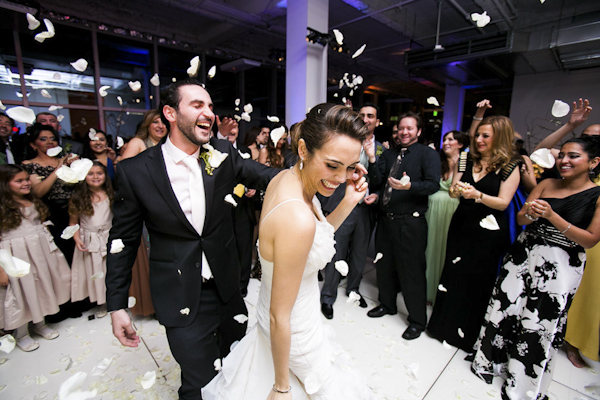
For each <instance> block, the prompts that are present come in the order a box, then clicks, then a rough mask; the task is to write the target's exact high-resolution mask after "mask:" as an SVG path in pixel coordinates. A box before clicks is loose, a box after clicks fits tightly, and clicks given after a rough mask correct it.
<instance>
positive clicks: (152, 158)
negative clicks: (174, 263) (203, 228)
mask: <svg viewBox="0 0 600 400" xmlns="http://www.w3.org/2000/svg"><path fill="white" fill-rule="evenodd" d="M148 151H149V152H150V153H149V154H148V160H147V161H146V168H147V169H148V173H149V174H150V177H151V179H152V181H153V182H154V185H155V186H156V191H157V192H158V193H159V194H160V195H161V196H162V198H163V199H164V200H165V203H167V204H168V206H169V208H171V211H173V214H175V216H177V218H178V219H179V221H181V223H182V224H184V225H185V226H187V227H188V228H189V229H190V230H191V231H193V232H194V233H197V232H196V230H195V229H194V227H193V226H192V224H191V223H190V221H188V219H187V218H186V217H185V214H184V213H183V210H182V209H181V206H180V205H179V201H178V200H177V197H176V196H175V192H173V187H172V186H171V182H170V181H169V175H167V167H166V165H165V159H164V158H163V154H162V149H161V145H160V144H158V145H156V146H154V147H153V148H151V149H150V150H148Z"/></svg>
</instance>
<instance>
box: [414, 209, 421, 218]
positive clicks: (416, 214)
mask: <svg viewBox="0 0 600 400" xmlns="http://www.w3.org/2000/svg"><path fill="white" fill-rule="evenodd" d="M420 215H421V214H419V212H418V211H415V212H414V213H413V217H415V218H419V216H420Z"/></svg>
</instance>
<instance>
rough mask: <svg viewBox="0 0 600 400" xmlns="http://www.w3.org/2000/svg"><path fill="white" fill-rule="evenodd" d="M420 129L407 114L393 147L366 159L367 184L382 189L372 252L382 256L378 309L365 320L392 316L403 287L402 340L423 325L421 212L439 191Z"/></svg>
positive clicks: (434, 158) (433, 158)
mask: <svg viewBox="0 0 600 400" xmlns="http://www.w3.org/2000/svg"><path fill="white" fill-rule="evenodd" d="M421 128H422V121H421V117H420V116H419V115H418V114H415V113H412V112H408V113H405V114H403V115H401V116H400V117H399V118H398V132H397V134H396V135H395V136H394V141H395V142H396V146H395V147H394V148H393V149H390V150H388V151H386V152H385V153H383V154H382V155H381V157H379V159H378V160H377V161H376V163H374V162H375V157H373V154H372V150H371V154H369V158H370V160H369V177H370V178H371V184H372V186H374V187H380V188H381V191H380V196H379V207H380V218H379V220H378V225H377V232H376V234H375V248H376V249H377V251H378V252H381V254H382V255H383V257H382V258H381V260H379V262H378V263H377V266H376V271H377V287H378V288H379V301H380V302H381V304H380V305H379V306H377V307H375V308H373V309H372V310H370V311H369V312H368V313H367V315H368V316H369V317H371V318H377V317H381V316H383V315H385V314H396V312H397V307H396V297H397V293H398V291H399V289H400V288H402V294H403V296H404V302H405V303H406V308H407V309H408V322H409V326H408V328H407V329H406V330H405V331H404V333H403V334H402V337H403V338H404V339H406V340H412V339H416V338H418V337H419V336H420V335H421V332H423V330H424V329H425V326H426V325H427V314H426V304H427V285H426V279H425V268H426V263H425V248H426V247H427V221H426V220H425V212H426V211H427V206H428V200H429V195H430V194H433V193H435V192H437V191H438V190H439V187H440V184H439V182H440V171H441V166H440V157H439V156H438V154H437V152H435V151H434V150H433V149H431V148H429V147H428V146H425V145H423V144H421V143H418V140H419V136H420V135H421ZM404 176H406V178H404V181H402V180H401V179H402V178H403V177H404Z"/></svg>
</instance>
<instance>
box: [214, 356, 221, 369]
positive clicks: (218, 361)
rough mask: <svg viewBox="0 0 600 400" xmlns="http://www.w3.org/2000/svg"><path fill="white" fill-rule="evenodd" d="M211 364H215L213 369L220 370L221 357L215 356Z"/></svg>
mask: <svg viewBox="0 0 600 400" xmlns="http://www.w3.org/2000/svg"><path fill="white" fill-rule="evenodd" d="M213 365H214V366H215V371H220V370H221V367H222V365H221V359H220V358H217V359H216V360H215V362H214V363H213Z"/></svg>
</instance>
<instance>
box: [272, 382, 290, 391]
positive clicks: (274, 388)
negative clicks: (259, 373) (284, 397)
mask: <svg viewBox="0 0 600 400" xmlns="http://www.w3.org/2000/svg"><path fill="white" fill-rule="evenodd" d="M273 391H274V392H275V393H289V392H291V391H292V387H291V386H290V388H289V389H288V390H279V389H277V388H276V387H275V384H273Z"/></svg>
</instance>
